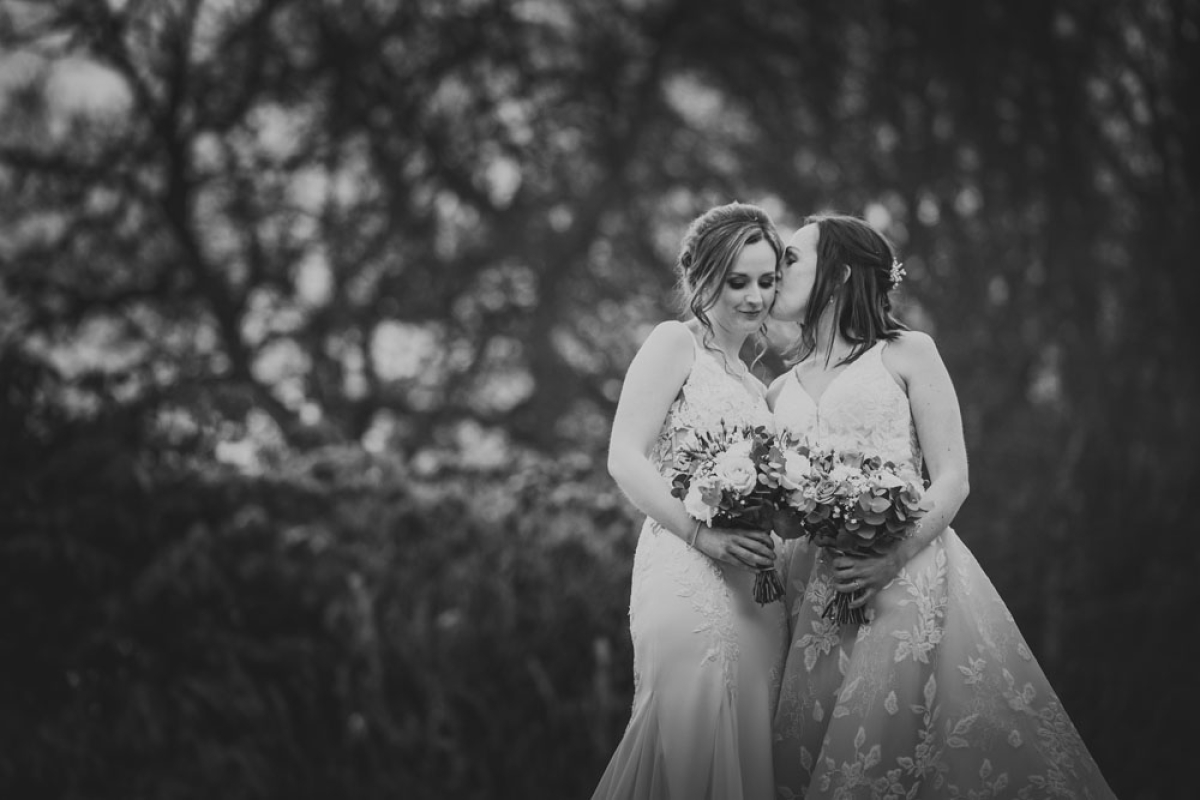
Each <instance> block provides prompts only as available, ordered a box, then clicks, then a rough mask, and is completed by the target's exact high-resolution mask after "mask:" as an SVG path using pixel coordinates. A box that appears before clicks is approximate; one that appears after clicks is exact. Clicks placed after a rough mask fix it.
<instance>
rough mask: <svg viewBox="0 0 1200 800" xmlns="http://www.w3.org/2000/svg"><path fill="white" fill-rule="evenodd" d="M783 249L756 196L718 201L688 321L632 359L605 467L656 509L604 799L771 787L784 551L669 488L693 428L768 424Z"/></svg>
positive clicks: (642, 505) (683, 799) (764, 535)
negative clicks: (758, 356)
mask: <svg viewBox="0 0 1200 800" xmlns="http://www.w3.org/2000/svg"><path fill="white" fill-rule="evenodd" d="M781 254H782V244H781V242H780V239H779V235H778V234H777V233H776V231H775V228H774V226H773V225H772V223H771V221H770V219H769V218H768V217H767V215H766V214H765V213H764V212H763V211H762V210H761V209H759V208H757V207H755V206H752V205H746V204H741V203H732V204H730V205H725V206H720V207H717V208H714V209H712V210H710V211H708V212H707V213H705V214H704V215H702V216H701V217H699V218H698V219H697V220H695V221H694V222H693V223H692V225H691V227H690V228H689V229H688V231H687V234H686V235H685V237H684V240H683V245H682V248H681V252H680V256H679V259H678V262H677V265H676V267H677V270H678V271H679V278H680V281H679V283H680V287H681V289H682V292H683V294H684V296H685V300H686V306H687V310H688V315H687V316H688V317H689V319H688V320H687V321H686V322H677V321H671V322H664V323H662V324H660V325H659V326H658V327H656V328H655V329H654V331H653V332H652V333H651V334H650V336H649V338H647V339H646V342H645V343H644V344H643V345H642V347H641V349H640V350H639V351H638V353H637V355H636V356H635V357H634V359H633V362H632V363H631V364H630V366H629V371H628V372H627V373H626V376H625V382H624V385H623V387H622V390H621V398H620V401H619V402H618V405H617V410H616V414H615V418H614V420H613V427H612V438H611V444H610V449H609V458H608V465H609V471H610V472H611V474H612V476H613V478H614V479H615V480H616V482H617V484H618V485H619V486H620V487H621V489H622V490H623V491H624V492H625V494H626V495H627V496H628V497H629V499H630V500H631V501H632V502H633V503H634V505H636V506H637V507H638V508H639V509H640V510H641V511H643V512H645V514H646V521H645V524H644V525H643V526H642V530H641V534H640V536H639V538H638V544H637V551H636V554H635V556H634V564H633V583H632V591H631V593H630V600H629V628H630V633H631V634H632V636H633V650H634V667H633V669H634V685H635V688H634V700H633V710H632V715H631V719H630V721H629V725H628V727H627V729H626V731H625V735H624V738H623V739H622V740H621V743H620V744H619V745H618V747H617V750H616V753H615V754H614V755H613V757H612V760H611V762H610V763H609V765H608V769H607V770H606V771H605V773H604V776H603V777H602V778H601V780H600V785H599V787H598V788H597V789H596V793H595V796H594V797H595V798H614V799H615V798H621V800H632V799H634V798H644V799H645V800H651V799H653V800H668V799H669V798H674V799H675V800H705V799H706V798H710V799H711V800H769V799H770V798H772V797H774V794H775V791H774V780H773V768H772V764H771V716H772V713H773V712H774V709H775V700H776V696H777V686H778V680H779V669H780V667H781V666H782V661H783V648H784V646H785V644H786V622H785V618H784V609H783V606H782V605H781V604H780V603H768V604H766V605H765V606H764V605H759V604H758V603H757V602H755V599H754V593H753V584H754V581H755V576H756V574H757V572H758V571H759V570H760V569H763V568H767V567H773V566H774V564H775V551H776V547H775V545H776V540H775V539H774V538H773V537H772V536H771V534H770V533H768V532H765V531H747V530H732V529H722V528H712V527H710V526H708V525H704V524H699V523H697V522H696V521H695V520H693V519H691V518H690V517H689V515H688V513H687V512H686V511H685V509H684V506H683V503H682V502H681V501H680V500H678V499H676V498H675V497H673V496H672V495H671V487H670V484H669V479H668V475H669V474H670V471H671V465H672V462H673V459H674V454H675V449H676V447H677V446H678V445H679V444H680V443H681V442H683V441H684V439H685V438H686V437H687V436H689V435H690V434H691V433H692V432H695V431H703V430H711V429H715V428H717V427H718V426H719V425H720V424H721V423H722V422H724V423H726V424H728V425H731V426H737V425H743V424H750V425H769V424H770V419H771V416H770V412H769V411H768V409H767V404H766V389H765V387H764V386H763V385H762V383H760V382H759V381H758V379H757V378H755V377H754V376H753V375H752V374H751V373H750V370H749V369H748V368H747V366H746V365H745V364H744V363H743V362H742V360H741V359H740V358H739V353H740V351H741V349H742V345H743V344H744V343H745V342H746V340H747V339H748V338H749V337H751V336H753V335H756V334H757V333H758V332H759V331H760V329H761V328H762V326H763V324H764V322H765V321H766V316H767V310H768V309H769V308H770V305H771V302H772V300H773V299H774V295H775V281H776V277H777V271H778V268H779V261H780V257H781Z"/></svg>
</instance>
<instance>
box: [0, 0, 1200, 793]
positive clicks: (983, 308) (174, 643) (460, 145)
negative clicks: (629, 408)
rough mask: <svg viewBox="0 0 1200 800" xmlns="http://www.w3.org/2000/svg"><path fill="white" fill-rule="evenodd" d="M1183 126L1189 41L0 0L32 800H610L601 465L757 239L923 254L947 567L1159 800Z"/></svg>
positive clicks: (767, 8)
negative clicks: (990, 584) (950, 534)
mask: <svg viewBox="0 0 1200 800" xmlns="http://www.w3.org/2000/svg"><path fill="white" fill-rule="evenodd" d="M1197 83H1200V3H1197V2H1196V0H1137V1H1136V2H1135V0H1114V1H1113V2H1107V3H1103V4H1100V3H1087V2H1082V0H1006V1H1004V2H1001V1H1000V0H984V1H983V2H978V3H971V4H963V3H954V2H950V1H949V0H921V2H917V0H849V2H811V3H805V4H798V3H793V2H790V1H789V0H740V2H737V3H732V2H730V3H725V2H717V0H687V1H686V2H683V1H682V0H679V1H677V0H572V1H571V2H568V0H511V1H510V0H443V1H442V2H438V3H414V2H403V1H399V0H398V1H397V2H386V0H363V1H362V2H351V1H350V0H344V1H339V0H243V1H242V2H236V1H235V0H154V1H151V0H141V1H140V2H139V1H138V0H124V1H121V0H103V1H101V0H95V1H93V0H45V1H44V2H37V3H34V2H21V1H20V0H5V2H3V3H0V115H2V117H0V120H2V124H0V453H3V459H2V466H0V597H2V601H0V613H2V614H3V618H2V619H0V630H2V631H3V635H0V648H2V649H0V665H2V666H0V785H2V786H4V787H5V789H6V791H5V792H4V795H5V797H13V798H17V797H28V798H41V797H61V798H99V797H122V798H141V797H146V798H150V797H154V798H201V797H212V796H221V797H225V798H267V797H284V796H286V797H291V798H304V797H313V798H317V797H320V798H328V797H355V798H375V797H378V798H383V797H397V796H403V797H406V798H418V799H419V798H424V797H429V798H433V797H438V798H445V797H455V798H499V797H530V798H533V797H554V798H561V797H586V796H588V794H589V793H590V790H591V788H592V787H593V786H594V784H595V782H596V780H597V779H598V777H599V775H600V773H601V771H602V770H603V767H604V765H605V763H606V762H607V759H608V756H609V755H610V753H611V750H612V748H613V746H614V744H615V742H616V740H617V739H618V737H619V735H620V733H621V730H622V728H623V726H624V724H625V721H626V719H627V714H628V703H629V697H630V692H631V677H630V662H631V654H630V647H629V641H628V633H627V628H626V624H627V620H626V616H625V609H626V605H627V593H628V576H629V567H630V560H631V554H632V549H633V537H634V531H635V529H636V523H637V519H636V515H635V514H634V513H633V511H632V509H630V508H629V506H628V504H627V503H626V502H625V501H624V500H623V499H622V498H621V497H620V495H619V493H618V492H617V490H616V489H615V488H614V486H613V485H612V482H611V480H610V479H609V478H608V477H607V476H606V475H605V474H604V470H603V460H604V459H603V454H604V444H605V438H606V435H607V427H608V420H609V416H610V414H611V411H612V408H613V404H614V402H615V399H616V397H617V394H618V392H619V389H620V379H621V375H622V372H623V370H624V367H625V365H626V364H627V363H628V361H629V359H630V358H631V356H632V353H633V352H634V350H635V349H636V347H637V345H638V344H639V343H640V341H641V339H642V338H643V337H644V336H645V334H646V333H647V331H648V330H649V327H650V326H652V325H653V324H654V323H656V322H657V321H659V320H661V319H664V318H667V317H668V316H672V315H674V314H675V309H674V307H673V305H672V302H671V276H670V269H669V265H670V263H671V261H672V259H673V256H674V247H675V245H676V243H677V241H678V239H679V236H680V234H681V233H682V230H683V228H684V226H685V225H686V223H687V221H688V220H689V219H690V218H691V217H692V216H693V215H694V214H696V213H698V212H699V211H701V210H703V209H704V208H706V207H707V206H709V205H711V204H714V203H718V202H726V201H728V200H730V199H735V198H736V199H741V200H746V201H751V202H758V203H760V204H762V205H764V207H766V208H767V209H768V210H769V211H770V212H771V213H772V215H773V216H774V217H775V219H776V221H777V223H778V224H779V225H780V227H781V229H783V230H784V231H785V233H786V232H787V230H789V229H790V228H792V227H794V226H795V225H796V224H797V223H798V221H799V219H800V218H801V217H802V216H803V215H804V214H805V213H808V212H810V211H816V210H828V209H836V210H841V211H846V212H850V213H857V214H862V215H865V216H866V217H867V218H868V219H869V220H870V221H871V222H872V224H874V225H876V226H877V227H879V228H880V229H882V230H884V231H885V232H886V233H887V234H888V235H889V236H891V237H892V238H893V240H894V241H895V242H896V243H897V244H898V246H899V247H900V249H901V251H902V253H903V254H904V258H905V261H906V265H907V268H908V272H909V280H908V281H906V282H905V284H904V288H903V292H902V297H901V301H902V306H903V315H904V316H905V318H906V319H907V320H908V321H909V322H910V324H911V325H913V326H914V327H916V328H919V329H921V330H926V331H929V332H931V333H933V334H934V335H935V336H937V338H938V341H939V344H940V347H941V350H942V353H943V356H944V357H945V359H946V361H947V363H948V365H949V367H950V371H951V373H952V375H953V376H954V378H955V381H956V385H957V387H958V390H959V394H960V400H961V402H962V405H963V409H964V415H965V420H966V426H967V436H968V446H969V449H970V452H971V454H972V478H973V480H972V485H973V487H974V491H973V493H972V496H971V498H970V500H969V501H968V503H967V505H966V506H965V507H964V509H963V511H962V513H961V514H960V516H959V519H958V520H957V521H956V528H957V529H958V530H959V531H960V532H961V534H962V535H963V537H964V539H965V540H966V541H967V542H968V543H969V545H970V546H971V548H972V549H973V551H974V552H975V553H976V555H977V556H978V557H979V558H980V560H981V561H982V562H983V564H984V566H985V569H987V571H988V573H989V575H990V576H991V577H992V579H993V581H994V582H995V583H996V584H997V587H998V588H999V589H1000V591H1001V593H1002V594H1003V596H1005V597H1006V598H1007V599H1008V601H1009V604H1010V606H1011V608H1012V610H1013V613H1014V614H1015V616H1016V617H1017V620H1018V623H1019V624H1020V625H1021V628H1022V630H1023V631H1024V632H1025V634H1026V636H1027V638H1028V639H1029V641H1030V643H1031V645H1032V646H1033V649H1034V651H1035V653H1036V654H1037V655H1038V658H1039V660H1040V661H1041V663H1042V665H1043V667H1044V668H1045V670H1046V672H1047V674H1048V675H1049V676H1050V679H1051V681H1052V683H1053V684H1054V685H1055V687H1056V688H1057V690H1058V692H1059V694H1060V696H1061V697H1062V699H1063V701H1064V703H1065V705H1066V707H1067V709H1068V711H1069V712H1070V713H1071V715H1072V717H1073V718H1074V720H1075V722H1076V724H1077V726H1078V727H1079V729H1080V731H1081V733H1082V734H1083V736H1084V739H1085V741H1087V743H1088V745H1089V747H1090V748H1091V750H1092V753H1093V755H1094V756H1095V757H1096V759H1097V760H1098V761H1099V763H1100V765H1101V767H1102V769H1103V770H1104V772H1105V774H1106V776H1107V777H1108V778H1109V781H1110V783H1111V784H1112V786H1113V788H1114V789H1115V791H1116V792H1117V794H1118V795H1119V796H1121V797H1122V798H1126V800H1132V799H1139V800H1140V799H1149V798H1167V797H1173V796H1175V794H1176V792H1175V791H1174V790H1175V787H1176V785H1177V781H1178V779H1177V778H1176V777H1175V776H1176V775H1177V774H1183V773H1184V772H1185V771H1186V765H1187V764H1188V763H1189V759H1190V758H1191V757H1192V754H1193V753H1194V752H1195V750H1196V747H1197V745H1198V744H1200V737H1197V735H1196V733H1195V720H1196V712H1197V700H1196V692H1195V677H1194V668H1193V662H1192V661H1191V660H1189V659H1188V658H1186V657H1185V655H1184V644H1183V641H1184V640H1185V639H1186V638H1187V636H1188V633H1189V631H1190V630H1193V629H1194V623H1193V622H1192V621H1191V614H1190V610H1191V609H1193V608H1195V607H1196V601H1197V600H1198V599H1200V589H1198V588H1197V587H1198V586H1200V584H1198V583H1197V581H1196V580H1195V575H1196V569H1197V566H1198V563H1197V562H1198V560H1200V550H1198V549H1197V547H1196V546H1195V544H1194V535H1195V533H1196V525H1195V522H1194V519H1193V517H1194V515H1193V514H1191V513H1190V512H1191V509H1190V504H1191V501H1192V500H1193V499H1194V498H1195V497H1196V496H1197V491H1198V490H1200V481H1198V480H1197V468H1196V458H1195V449H1196V445H1197V444H1198V443H1200V442H1198V437H1197V425H1198V423H1197V415H1196V413H1195V409H1196V407H1197V401H1198V400H1200V392H1198V388H1200V387H1198V377H1200V376H1198V374H1197V367H1196V365H1195V363H1194V362H1195V359H1194V357H1193V355H1192V354H1191V352H1190V351H1191V350H1192V349H1193V347H1192V345H1193V344H1194V341H1195V335H1194V327H1193V322H1194V321H1193V315H1194V311H1193V307H1194V300H1195V298H1196V296H1197V288H1198V286H1197V284H1198V277H1197V270H1196V263H1195V254H1196V252H1198V247H1200V232H1198V231H1200V226H1197V225H1196V221H1197V219H1200V215H1198V213H1197V212H1198V208H1197V192H1198V190H1200V148H1198V147H1197V142H1200V136H1198V133H1200V116H1198V114H1200V112H1198V110H1197V106H1196V104H1195V102H1194V100H1193V99H1192V98H1194V97H1196V96H1200V86H1197ZM787 334H788V332H787V331H775V332H773V341H774V342H775V343H776V344H781V343H783V342H785V341H786V338H787ZM783 366H784V365H783V362H782V360H781V358H780V356H779V352H778V349H776V350H775V351H773V352H772V353H771V355H770V356H769V357H768V358H767V359H766V360H765V361H764V363H763V366H762V368H761V371H762V373H763V376H764V377H765V378H770V377H772V376H773V375H774V374H776V373H777V372H778V371H779V370H781V369H782V368H783Z"/></svg>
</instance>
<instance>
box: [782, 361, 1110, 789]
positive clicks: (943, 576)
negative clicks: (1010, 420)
mask: <svg viewBox="0 0 1200 800" xmlns="http://www.w3.org/2000/svg"><path fill="white" fill-rule="evenodd" d="M885 346H886V343H884V342H880V343H879V344H876V345H875V346H874V347H873V348H871V349H870V350H868V351H867V352H866V353H864V354H863V355H862V356H860V357H859V358H858V360H856V361H854V362H852V363H851V364H850V365H848V366H847V367H845V368H844V369H843V371H842V372H841V373H839V374H838V375H837V376H836V377H835V378H834V380H833V382H832V383H830V384H829V386H828V388H827V389H826V391H825V392H824V394H823V395H822V396H821V397H820V398H818V400H817V401H815V402H814V400H813V399H812V398H811V397H810V396H809V394H808V393H807V391H806V390H805V389H804V388H803V387H802V386H801V385H800V383H799V382H798V381H797V380H796V379H795V376H794V374H793V375H791V376H789V378H788V379H787V382H786V384H785V386H784V387H783V389H782V390H781V392H780V394H779V396H778V397H777V399H776V402H775V409H774V419H775V425H776V428H777V429H780V430H782V429H784V428H787V429H790V430H792V431H794V432H796V433H798V434H803V435H809V436H812V437H814V438H815V439H816V440H817V441H818V442H820V443H822V444H824V445H827V446H833V447H839V448H841V447H845V448H857V449H860V450H863V451H870V452H873V453H878V454H880V455H881V456H883V457H884V458H885V459H887V460H892V461H894V462H895V463H903V462H909V463H911V464H912V465H913V466H914V467H916V468H917V469H918V470H919V469H920V467H921V454H920V448H919V445H918V443H917V439H916V434H915V430H914V427H913V424H912V416H911V413H910V411H909V405H908V398H907V397H906V395H905V392H904V390H903V389H901V388H900V386H899V385H898V384H897V383H896V381H895V380H894V379H893V378H892V376H891V374H890V373H889V372H888V371H887V369H886V368H885V367H884V365H883V361H882V356H881V354H882V352H883V349H884V347H885ZM818 556H819V553H818V552H817V548H815V547H813V546H812V545H811V544H809V543H808V542H806V541H804V540H796V541H790V542H788V545H787V547H786V548H785V552H784V559H785V569H784V576H785V583H786V584H787V597H786V602H787V604H788V608H789V615H790V626H791V631H792V633H791V639H792V642H791V646H790V648H789V652H788V656H787V663H786V668H785V672H784V677H783V685H782V687H781V693H780V700H779V706H778V709H777V713H776V718H775V772H776V780H777V784H778V786H777V791H778V797H779V798H782V799H783V800H791V798H801V797H803V798H807V800H816V799H817V798H839V800H841V799H842V798H845V799H846V800H849V799H850V798H906V799H908V800H911V799H912V798H979V799H980V800H982V798H1022V799H1024V798H1028V800H1041V799H1042V798H1112V797H1113V794H1112V792H1111V791H1110V790H1109V788H1108V786H1107V784H1106V783H1105V781H1104V779H1103V777H1102V776H1101V775H1100V771H1099V770H1098V769H1097V767H1096V764H1095V762H1094V761H1093V760H1092V758H1091V756H1090V755H1089V754H1088V751H1087V748H1086V747H1085V746H1084V743H1083V742H1082V740H1081V739H1080V737H1079V735H1078V734H1077V733H1076V731H1075V727H1074V726H1073V725H1072V724H1071V720H1070V719H1069V718H1068V717H1067V714H1066V711H1065V710H1064V709H1063V707H1062V705H1061V704H1060V703H1059V700H1058V697H1057V696H1056V695H1055V693H1054V691H1053V689H1052V688H1051V687H1050V684H1049V683H1048V682H1047V680H1046V676H1045V675H1044V674H1043V673H1042V670H1041V668H1040V667H1039V666H1038V663H1037V661H1036V660H1035V659H1034V656H1033V653H1032V652H1030V649H1029V647H1028V645H1026V643H1025V640H1024V639H1023V638H1022V636H1021V633H1020V631H1019V630H1018V629H1017V626H1016V624H1015V623H1014V621H1013V617H1012V614H1010V613H1009V611H1008V608H1007V607H1006V606H1005V604H1004V601H1003V600H1001V598H1000V596H999V595H998V594H997V593H996V590H995V588H993V586H992V584H991V582H990V581H989V580H988V578H987V576H986V575H985V574H984V572H983V570H982V569H981V568H980V566H979V564H978V562H976V560H975V558H974V557H973V556H972V555H971V553H970V551H969V550H968V549H967V548H966V546H965V545H964V544H963V543H962V541H961V540H960V539H959V538H958V536H957V535H956V534H955V533H954V531H953V530H952V529H947V530H946V531H945V532H943V533H942V534H940V535H939V536H938V537H937V538H935V539H934V540H933V542H932V543H930V545H929V546H928V547H927V548H925V550H923V551H922V552H921V553H919V554H918V555H917V556H916V557H915V558H913V560H912V561H910V562H909V563H908V565H907V566H906V567H905V568H904V570H903V571H902V572H901V574H900V575H899V577H897V578H896V580H894V581H892V583H891V584H889V585H888V586H887V587H886V588H885V589H884V590H883V591H882V592H881V593H880V594H878V595H876V597H875V598H874V599H873V600H872V601H871V603H870V605H869V608H870V614H871V615H872V616H871V617H870V621H869V622H868V623H866V624H864V625H862V626H849V625H848V626H845V627H844V629H842V630H839V629H838V628H837V627H835V625H834V624H833V623H832V622H831V621H830V620H826V619H823V618H822V610H823V609H824V607H825V603H826V600H827V599H828V598H829V597H830V596H831V595H832V593H833V589H832V587H831V584H830V571H829V567H828V565H827V563H826V561H825V559H823V558H819V557H818Z"/></svg>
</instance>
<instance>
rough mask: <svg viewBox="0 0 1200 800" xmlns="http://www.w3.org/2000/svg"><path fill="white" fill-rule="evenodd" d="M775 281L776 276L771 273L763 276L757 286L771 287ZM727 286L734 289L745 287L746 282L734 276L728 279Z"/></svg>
mask: <svg viewBox="0 0 1200 800" xmlns="http://www.w3.org/2000/svg"><path fill="white" fill-rule="evenodd" d="M775 282H776V276H774V275H772V276H770V277H768V278H763V279H762V282H761V283H759V286H761V287H762V288H764V289H771V288H774V286H775ZM729 288H730V289H735V290H736V289H745V288H746V282H745V281H743V280H740V279H738V278H734V279H733V280H731V281H729Z"/></svg>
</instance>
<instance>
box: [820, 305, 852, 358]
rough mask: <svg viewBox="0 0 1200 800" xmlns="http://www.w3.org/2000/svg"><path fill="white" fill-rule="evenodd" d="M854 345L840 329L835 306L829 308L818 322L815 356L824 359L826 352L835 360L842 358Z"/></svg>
mask: <svg viewBox="0 0 1200 800" xmlns="http://www.w3.org/2000/svg"><path fill="white" fill-rule="evenodd" d="M852 347H853V345H852V344H851V343H850V340H849V339H847V338H846V337H845V336H843V335H842V332H841V331H840V330H839V329H838V326H837V320H836V318H835V317H834V310H833V307H832V306H831V307H829V308H827V309H826V311H825V313H824V314H822V315H821V318H820V320H819V321H818V322H817V336H816V349H815V350H814V351H813V356H814V357H815V358H818V359H822V360H824V358H825V354H826V353H829V354H831V358H830V361H831V362H834V361H838V360H840V359H841V358H842V357H843V356H844V355H845V354H846V353H848V352H849V351H850V349H851V348H852Z"/></svg>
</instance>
